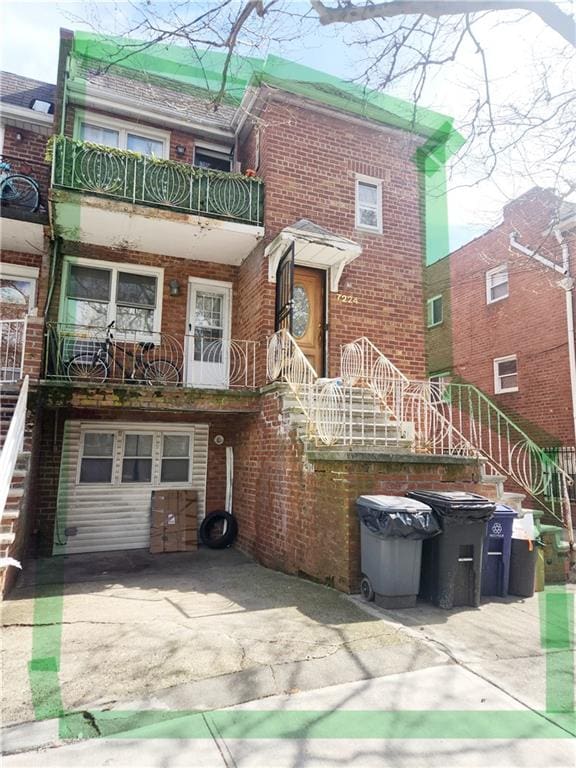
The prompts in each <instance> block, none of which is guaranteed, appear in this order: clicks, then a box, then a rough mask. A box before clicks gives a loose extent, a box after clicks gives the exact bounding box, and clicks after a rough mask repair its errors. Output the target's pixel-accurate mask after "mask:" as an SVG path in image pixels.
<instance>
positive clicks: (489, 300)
mask: <svg viewBox="0 0 576 768" xmlns="http://www.w3.org/2000/svg"><path fill="white" fill-rule="evenodd" d="M500 272H505V273H506V295H505V296H499V297H498V298H496V299H493V298H492V294H491V291H492V285H491V278H492V277H493V275H497V274H498V273H500ZM509 295H510V282H509V275H508V264H501V265H500V266H499V267H495V268H494V269H489V270H488V272H486V303H487V304H496V303H497V302H498V301H503V300H504V299H507V298H508V296H509Z"/></svg>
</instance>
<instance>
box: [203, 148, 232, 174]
mask: <svg viewBox="0 0 576 768" xmlns="http://www.w3.org/2000/svg"><path fill="white" fill-rule="evenodd" d="M194 165H195V166H196V167H197V168H211V169H212V170H213V171H230V170H232V156H231V152H230V151H228V150H226V149H224V148H222V149H213V148H211V147H202V146H201V145H196V147H194Z"/></svg>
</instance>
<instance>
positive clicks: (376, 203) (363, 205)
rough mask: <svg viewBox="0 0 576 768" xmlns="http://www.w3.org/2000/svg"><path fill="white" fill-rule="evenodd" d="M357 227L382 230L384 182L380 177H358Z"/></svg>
mask: <svg viewBox="0 0 576 768" xmlns="http://www.w3.org/2000/svg"><path fill="white" fill-rule="evenodd" d="M356 227H357V228H359V229H369V230H371V231H373V232H381V231H382V182H381V181H380V180H379V179H371V178H367V177H364V176H357V177H356Z"/></svg>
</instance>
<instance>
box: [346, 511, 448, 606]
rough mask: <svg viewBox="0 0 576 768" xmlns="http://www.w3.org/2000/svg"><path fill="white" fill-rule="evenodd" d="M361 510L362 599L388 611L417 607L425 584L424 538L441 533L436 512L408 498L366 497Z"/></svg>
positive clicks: (359, 512) (359, 513)
mask: <svg viewBox="0 0 576 768" xmlns="http://www.w3.org/2000/svg"><path fill="white" fill-rule="evenodd" d="M356 509H357V511H358V517H359V518H360V553H361V568H362V581H361V584H360V590H361V592H362V595H363V596H364V598H365V599H366V600H375V601H376V603H377V604H378V605H380V606H382V608H412V607H413V606H414V605H416V597H417V595H418V587H419V584H420V562H421V555H422V540H423V539H426V538H428V537H430V536H436V535H437V534H439V533H440V526H439V524H438V521H437V520H436V518H435V517H434V514H433V512H432V510H431V509H430V507H429V506H428V505H427V504H423V503H422V502H419V501H416V500H414V499H407V498H404V497H402V496H360V497H359V498H358V499H357V500H356Z"/></svg>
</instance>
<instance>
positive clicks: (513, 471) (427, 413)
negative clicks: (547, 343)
mask: <svg viewBox="0 0 576 768" xmlns="http://www.w3.org/2000/svg"><path fill="white" fill-rule="evenodd" d="M341 365H342V377H343V381H344V382H347V383H349V384H359V385H362V386H365V387H367V388H369V389H370V390H371V391H373V392H374V393H375V394H377V396H378V397H379V399H380V400H381V402H382V403H383V406H384V407H385V408H386V410H387V411H388V412H389V413H390V415H391V416H392V417H393V418H394V419H396V420H397V421H398V422H400V423H411V424H413V426H414V448H415V450H420V451H425V452H430V453H448V454H454V453H456V454H467V455H477V456H479V457H480V458H481V459H482V460H483V461H484V466H485V469H486V470H487V472H488V473H489V474H493V475H498V474H503V475H504V476H505V477H507V478H510V479H511V480H512V481H514V482H515V483H516V485H517V486H519V487H520V488H521V489H522V490H523V491H525V492H526V493H527V494H529V495H530V496H531V497H532V498H533V499H535V500H536V501H537V502H538V503H539V504H541V505H542V506H545V507H546V509H547V510H548V512H549V513H550V514H551V515H553V516H554V517H555V518H557V519H559V520H561V521H562V522H564V523H565V524H566V525H567V527H568V529H569V531H570V530H571V517H570V505H569V491H568V489H569V487H570V485H571V483H572V480H571V478H570V476H569V475H568V473H567V472H566V471H564V469H563V468H562V467H561V466H559V464H558V463H557V462H555V461H554V460H553V459H552V458H551V457H550V455H549V454H548V453H547V452H546V451H545V450H544V449H542V448H540V446H538V445H537V444H536V443H535V442H534V441H533V440H532V439H531V438H530V437H529V436H528V435H527V434H526V433H525V432H524V431H523V430H522V429H520V427H518V426H517V425H516V424H515V423H514V422H513V421H512V420H511V419H510V418H509V417H508V416H506V414H504V413H503V412H502V411H500V410H499V409H498V407H497V406H496V405H495V404H494V403H493V402H492V401H491V400H490V399H489V398H488V397H487V396H486V395H485V394H484V393H483V392H482V391H481V390H479V389H478V388H477V387H474V386H473V385H470V384H452V383H447V382H442V383H441V384H438V383H432V382H428V381H410V380H409V379H408V378H407V377H406V376H405V375H404V374H403V373H402V372H401V371H400V370H399V369H398V368H397V367H396V366H395V365H394V364H393V363H392V362H391V361H390V360H388V358H387V357H386V356H385V355H384V354H382V352H380V350H378V348H377V347H376V346H375V345H374V344H373V343H372V342H371V341H370V340H369V339H367V338H365V337H363V338H360V339H356V341H353V342H351V343H350V344H346V345H345V346H343V347H342V350H341Z"/></svg>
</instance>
